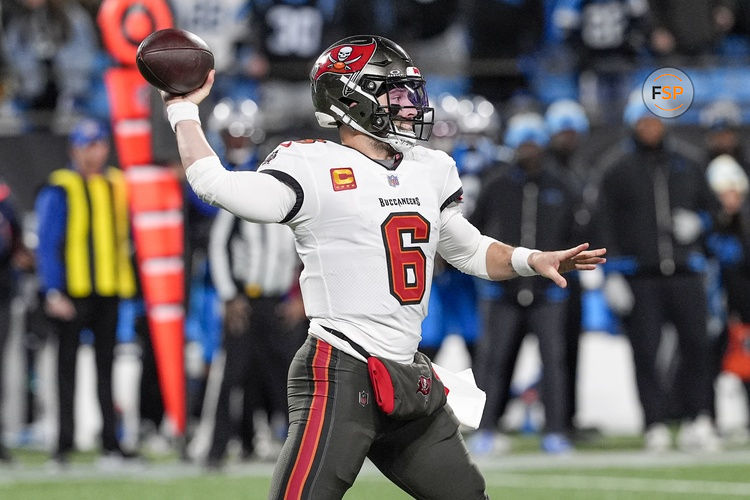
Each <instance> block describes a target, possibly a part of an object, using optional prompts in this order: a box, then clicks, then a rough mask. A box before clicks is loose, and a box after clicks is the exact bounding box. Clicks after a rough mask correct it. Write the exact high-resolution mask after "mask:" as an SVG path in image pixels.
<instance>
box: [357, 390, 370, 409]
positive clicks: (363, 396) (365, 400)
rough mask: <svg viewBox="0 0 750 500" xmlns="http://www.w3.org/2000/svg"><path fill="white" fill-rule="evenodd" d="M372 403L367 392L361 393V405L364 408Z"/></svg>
mask: <svg viewBox="0 0 750 500" xmlns="http://www.w3.org/2000/svg"><path fill="white" fill-rule="evenodd" d="M369 401H370V396H369V394H367V391H359V404H361V405H362V406H367V403H368V402H369Z"/></svg>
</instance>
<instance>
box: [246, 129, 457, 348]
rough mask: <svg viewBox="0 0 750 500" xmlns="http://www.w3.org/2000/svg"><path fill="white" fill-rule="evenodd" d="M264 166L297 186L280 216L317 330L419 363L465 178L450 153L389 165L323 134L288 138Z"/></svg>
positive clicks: (421, 151) (427, 153) (414, 155)
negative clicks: (447, 218)
mask: <svg viewBox="0 0 750 500" xmlns="http://www.w3.org/2000/svg"><path fill="white" fill-rule="evenodd" d="M259 171H260V172H264V173H267V174H270V175H273V176H274V177H276V178H278V179H279V180H281V181H282V182H284V183H286V184H287V185H289V186H291V187H292V188H293V189H294V190H295V192H296V193H297V203H296V205H295V206H294V208H293V209H292V210H291V211H290V213H289V215H288V216H287V218H286V219H285V220H284V221H282V222H284V223H287V224H289V226H290V227H291V228H292V229H293V231H294V235H295V240H296V246H297V252H298V253H299V256H300V258H301V259H302V263H303V264H304V270H303V272H302V275H301V276H300V286H301V289H302V295H303V299H304V303H305V311H306V313H307V316H308V317H309V318H310V321H311V326H310V331H311V333H312V334H313V335H316V336H318V337H320V338H322V339H324V340H325V341H326V342H328V343H330V344H332V345H334V346H336V347H338V348H340V349H343V350H345V351H346V352H348V353H350V354H354V355H356V354H355V353H354V351H353V350H352V349H351V347H349V346H348V345H347V344H346V343H345V342H344V341H342V340H340V339H339V338H337V337H335V336H334V335H332V334H330V333H329V332H327V331H326V330H325V328H331V329H334V330H338V331H339V332H342V333H343V334H344V335H346V336H347V337H348V338H350V339H351V340H353V341H355V342H357V343H358V344H359V345H361V346H362V347H364V348H365V349H366V350H367V351H368V352H369V353H371V354H373V355H377V356H382V357H385V358H388V359H394V360H397V361H401V362H411V360H412V357H413V354H414V352H415V351H416V349H417V345H418V344H419V340H420V336H421V324H422V320H423V319H424V317H425V315H426V314H427V304H428V301H429V298H430V297H429V295H430V285H431V282H432V269H433V261H434V257H435V253H436V251H437V246H438V241H439V239H440V226H441V221H440V212H441V210H442V209H443V208H445V207H447V206H448V205H450V204H452V203H453V202H457V201H458V200H459V199H460V196H461V182H460V180H459V178H458V172H457V171H456V167H455V163H454V162H453V160H452V159H451V158H450V156H448V155H447V154H445V153H443V152H440V151H435V150H431V149H427V148H423V147H419V146H417V147H415V148H413V149H412V150H411V151H409V152H408V153H406V154H405V155H404V157H403V159H402V160H401V162H400V163H399V164H398V166H397V167H396V168H395V169H393V170H389V169H386V168H385V167H383V166H382V165H381V164H379V163H378V162H376V161H374V160H371V159H370V158H368V157H367V156H365V155H363V154H362V153H360V152H358V151H357V150H355V149H353V148H350V147H346V146H342V145H340V144H337V143H334V142H326V141H322V140H316V141H297V142H285V143H282V144H281V145H279V146H278V147H277V148H276V149H275V150H274V151H273V152H272V153H271V154H270V155H269V157H268V158H267V159H266V160H265V161H264V162H263V164H262V166H261V168H260V169H259Z"/></svg>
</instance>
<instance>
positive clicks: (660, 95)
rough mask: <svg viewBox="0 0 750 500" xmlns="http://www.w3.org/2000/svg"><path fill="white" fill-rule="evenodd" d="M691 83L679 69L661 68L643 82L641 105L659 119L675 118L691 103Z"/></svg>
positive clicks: (692, 89) (692, 90) (692, 91)
mask: <svg viewBox="0 0 750 500" xmlns="http://www.w3.org/2000/svg"><path fill="white" fill-rule="evenodd" d="M693 93H694V88H693V82H691V81H690V78H689V77H688V76H687V75H686V74H685V73H684V72H683V71H680V70H679V69H676V68H661V69H657V70H656V71H654V72H653V73H651V74H650V75H649V76H648V78H646V81H645V82H643V89H642V96H643V103H644V104H645V105H646V107H647V108H648V110H649V111H651V112H652V113H653V114H655V115H656V116H658V117H661V118H676V117H678V116H680V115H681V114H683V113H684V112H685V111H687V110H688V108H690V105H691V104H692V103H693Z"/></svg>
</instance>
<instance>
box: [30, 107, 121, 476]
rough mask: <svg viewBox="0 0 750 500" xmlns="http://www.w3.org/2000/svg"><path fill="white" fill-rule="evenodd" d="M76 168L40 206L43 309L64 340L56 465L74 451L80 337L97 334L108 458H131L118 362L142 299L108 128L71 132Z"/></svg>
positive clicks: (53, 178)
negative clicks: (124, 324)
mask: <svg viewBox="0 0 750 500" xmlns="http://www.w3.org/2000/svg"><path fill="white" fill-rule="evenodd" d="M69 140H70V165H69V167H68V168H61V169H58V170H55V171H53V172H52V173H51V174H50V177H49V181H48V183H47V185H45V186H44V187H43V188H42V190H41V191H40V192H39V195H38V197H37V200H36V206H35V209H36V213H37V217H38V223H39V225H38V233H39V246H38V249H37V259H38V273H39V279H40V287H41V292H42V294H43V296H44V310H45V313H46V314H47V316H48V318H49V319H50V322H51V324H52V328H53V330H54V332H55V333H56V335H57V338H58V340H59V347H58V368H57V376H58V399H59V436H58V443H57V448H56V450H55V452H54V455H53V459H54V460H55V461H57V462H58V463H60V464H65V463H67V461H68V459H69V454H70V452H71V451H72V450H73V447H74V446H73V444H74V443H73V433H74V421H73V409H74V394H75V373H76V353H77V351H78V345H79V337H80V334H81V331H83V330H84V329H89V330H90V331H91V332H92V333H93V344H94V349H95V352H96V371H97V373H96V375H97V393H98V396H99V405H100V408H101V413H102V433H101V439H102V441H101V446H102V453H103V455H105V456H110V457H125V456H127V454H126V453H124V452H123V450H122V449H121V448H120V446H119V443H118V441H117V437H116V429H115V426H116V419H115V409H114V403H113V399H112V363H113V359H114V347H115V342H116V328H117V320H118V306H119V301H120V299H121V298H127V297H132V296H133V295H134V293H135V288H136V284H135V274H134V271H133V268H132V264H131V260H130V244H129V228H128V226H129V222H128V212H127V192H126V186H125V179H124V176H123V173H122V171H120V170H119V169H117V168H114V167H107V160H108V158H109V152H110V145H109V134H108V131H107V128H106V127H105V126H104V124H102V123H99V122H98V121H96V120H92V119H84V120H82V121H80V122H79V123H78V124H77V125H76V126H75V127H74V128H73V130H72V132H71V134H70V137H69Z"/></svg>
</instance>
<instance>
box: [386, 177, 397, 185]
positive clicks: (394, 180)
mask: <svg viewBox="0 0 750 500" xmlns="http://www.w3.org/2000/svg"><path fill="white" fill-rule="evenodd" d="M388 185H389V186H391V187H396V186H398V176H397V175H389V176H388Z"/></svg>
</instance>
